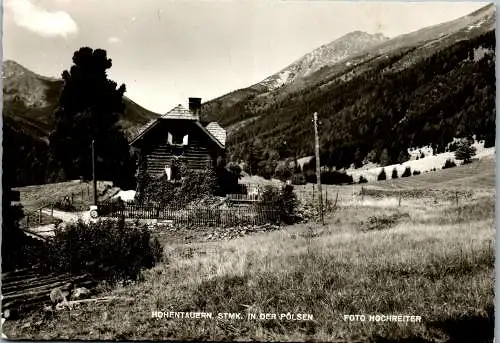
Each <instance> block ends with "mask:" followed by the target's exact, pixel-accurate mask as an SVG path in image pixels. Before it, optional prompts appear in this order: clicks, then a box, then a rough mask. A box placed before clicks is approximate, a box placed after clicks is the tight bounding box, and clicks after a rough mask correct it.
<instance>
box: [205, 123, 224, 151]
mask: <svg viewBox="0 0 500 343" xmlns="http://www.w3.org/2000/svg"><path fill="white" fill-rule="evenodd" d="M206 128H207V130H208V132H210V133H211V134H212V135H213V136H214V137H215V138H217V140H218V141H219V142H221V144H222V145H224V146H225V145H226V130H225V129H224V128H223V127H222V126H220V125H219V123H217V122H215V121H213V122H211V123H209V124H208V125H207V126H206Z"/></svg>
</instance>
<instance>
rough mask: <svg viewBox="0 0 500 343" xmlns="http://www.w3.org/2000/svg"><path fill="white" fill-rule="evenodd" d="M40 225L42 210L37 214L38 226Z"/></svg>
mask: <svg viewBox="0 0 500 343" xmlns="http://www.w3.org/2000/svg"><path fill="white" fill-rule="evenodd" d="M41 223H42V209H40V212H39V214H38V224H41Z"/></svg>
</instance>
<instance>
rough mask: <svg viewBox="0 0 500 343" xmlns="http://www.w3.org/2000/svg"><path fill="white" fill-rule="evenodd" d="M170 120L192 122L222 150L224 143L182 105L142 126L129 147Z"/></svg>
mask: <svg viewBox="0 0 500 343" xmlns="http://www.w3.org/2000/svg"><path fill="white" fill-rule="evenodd" d="M170 119H177V120H190V121H193V122H194V124H195V125H196V126H198V127H199V128H200V129H201V130H202V131H203V132H205V134H206V135H207V136H209V137H210V139H211V140H212V141H213V142H215V144H216V145H217V146H218V147H219V148H221V149H224V143H221V142H220V141H219V139H217V138H216V137H215V136H214V135H213V134H212V133H211V132H210V131H209V130H207V128H206V127H204V126H203V125H202V124H201V123H200V121H199V117H198V116H197V115H195V114H193V113H192V112H191V111H190V110H188V109H186V108H185V107H184V106H182V105H177V106H176V107H174V108H173V109H171V110H170V111H168V112H167V113H165V114H164V115H162V116H161V117H160V118H158V119H156V120H154V121H153V122H149V123H147V124H146V125H144V126H143V127H142V128H141V129H140V130H139V134H138V135H137V136H135V137H134V138H133V139H132V141H130V143H129V145H134V144H135V143H136V142H137V141H139V140H140V139H141V138H142V137H144V136H145V135H146V134H147V133H148V132H149V131H151V130H152V129H153V128H155V127H156V126H157V125H158V124H159V123H160V122H161V121H163V120H170Z"/></svg>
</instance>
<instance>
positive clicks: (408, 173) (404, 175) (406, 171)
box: [401, 167, 411, 177]
mask: <svg viewBox="0 0 500 343" xmlns="http://www.w3.org/2000/svg"><path fill="white" fill-rule="evenodd" d="M408 176H411V168H410V167H406V168H405V171H404V172H403V174H401V177H408Z"/></svg>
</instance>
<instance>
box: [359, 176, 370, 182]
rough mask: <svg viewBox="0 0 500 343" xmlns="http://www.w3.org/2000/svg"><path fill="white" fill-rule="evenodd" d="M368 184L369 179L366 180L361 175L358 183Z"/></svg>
mask: <svg viewBox="0 0 500 343" xmlns="http://www.w3.org/2000/svg"><path fill="white" fill-rule="evenodd" d="M367 182H368V180H367V179H366V178H365V177H364V176H363V175H361V176H360V177H359V181H358V183H367Z"/></svg>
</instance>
